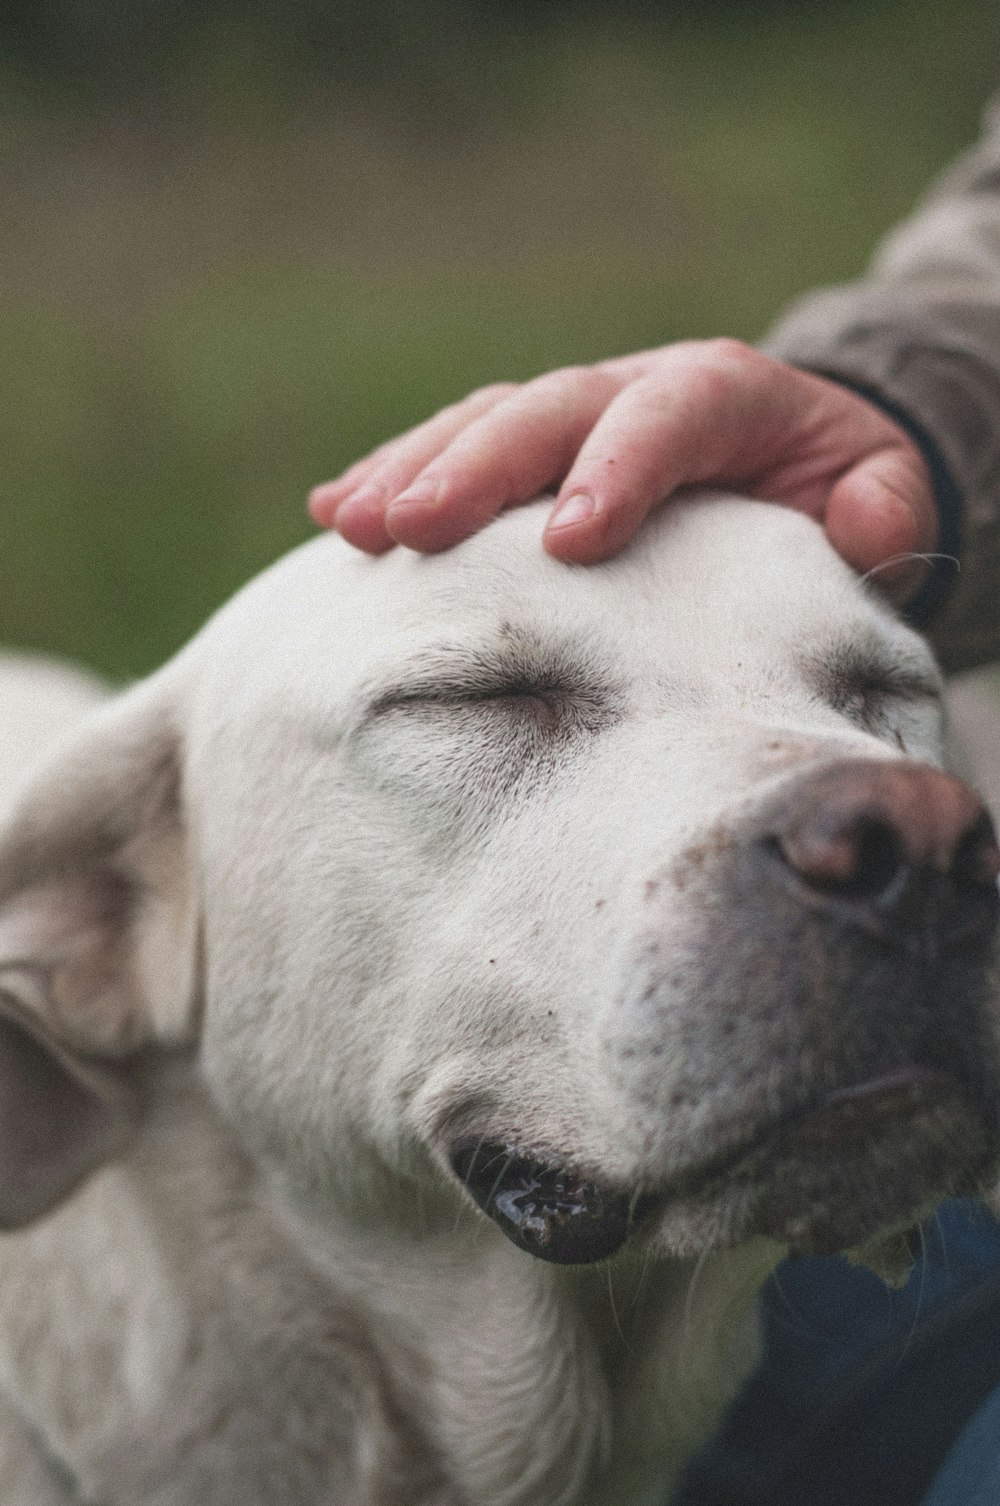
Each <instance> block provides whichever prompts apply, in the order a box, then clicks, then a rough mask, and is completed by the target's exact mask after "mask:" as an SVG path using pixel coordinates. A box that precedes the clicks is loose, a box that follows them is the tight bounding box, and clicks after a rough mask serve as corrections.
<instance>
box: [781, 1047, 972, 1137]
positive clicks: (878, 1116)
mask: <svg viewBox="0 0 1000 1506" xmlns="http://www.w3.org/2000/svg"><path fill="white" fill-rule="evenodd" d="M961 1092H962V1087H961V1084H960V1082H959V1081H958V1079H957V1078H956V1077H954V1076H953V1075H952V1074H951V1073H949V1072H945V1071H943V1070H941V1069H940V1068H937V1067H921V1066H916V1065H910V1066H905V1067H897V1068H896V1069H895V1070H893V1071H890V1072H884V1073H881V1074H880V1075H878V1076H876V1077H870V1078H866V1079H864V1080H863V1081H862V1082H858V1083H851V1084H849V1085H848V1086H845V1087H842V1088H834V1089H833V1090H832V1091H831V1092H829V1093H827V1094H825V1095H824V1097H823V1098H821V1099H820V1101H819V1103H818V1104H816V1105H815V1106H814V1107H811V1108H808V1109H805V1110H800V1111H799V1112H797V1113H793V1114H792V1115H791V1116H789V1118H787V1119H785V1120H784V1121H779V1123H778V1125H777V1126H776V1127H775V1128H776V1130H777V1133H778V1135H779V1136H780V1137H781V1138H782V1139H785V1140H786V1141H787V1142H794V1144H795V1145H796V1146H800V1147H802V1148H803V1149H806V1148H815V1149H817V1150H823V1149H827V1148H835V1147H836V1146H838V1145H843V1144H844V1143H845V1141H849V1140H852V1139H854V1138H856V1137H858V1136H865V1135H867V1134H869V1133H870V1132H871V1131H872V1130H874V1129H877V1128H878V1126H879V1125H880V1124H882V1123H883V1122H885V1121H887V1120H898V1119H901V1118H905V1117H907V1116H909V1115H910V1114H914V1113H919V1112H920V1111H922V1110H925V1109H931V1108H934V1107H935V1106H936V1105H938V1104H940V1103H944V1102H945V1101H947V1100H953V1099H954V1098H955V1096H956V1094H961Z"/></svg>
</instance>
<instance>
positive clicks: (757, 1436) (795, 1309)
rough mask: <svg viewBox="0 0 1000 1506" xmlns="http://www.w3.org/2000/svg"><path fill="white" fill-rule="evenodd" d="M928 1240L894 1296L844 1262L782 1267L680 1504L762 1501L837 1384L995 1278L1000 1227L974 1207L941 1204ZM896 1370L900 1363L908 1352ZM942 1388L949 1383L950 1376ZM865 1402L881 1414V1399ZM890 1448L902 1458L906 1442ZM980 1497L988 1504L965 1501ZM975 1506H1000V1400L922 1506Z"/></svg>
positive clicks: (999, 1266) (961, 1444) (960, 1445)
mask: <svg viewBox="0 0 1000 1506" xmlns="http://www.w3.org/2000/svg"><path fill="white" fill-rule="evenodd" d="M925 1240H926V1244H925V1249H924V1252H923V1255H922V1257H921V1259H920V1260H919V1261H918V1262H917V1264H916V1266H915V1267H914V1270H913V1273H912V1274H911V1276H910V1279H909V1280H908V1282H907V1284H906V1286H905V1287H904V1288H903V1289H902V1290H901V1291H889V1290H888V1289H887V1288H886V1287H885V1286H884V1284H883V1283H882V1282H881V1281H880V1280H879V1279H878V1278H877V1277H876V1276H874V1275H872V1273H871V1272H870V1271H867V1270H864V1269H862V1268H859V1267H857V1266H852V1265H850V1264H849V1263H848V1262H847V1261H846V1260H845V1259H843V1258H842V1257H832V1258H829V1259H819V1258H806V1259H801V1260H794V1261H786V1262H785V1263H784V1264H782V1265H781V1266H780V1267H779V1268H778V1270H777V1272H776V1273H775V1275H774V1276H773V1277H772V1279H771V1280H770V1281H769V1282H768V1284H767V1287H766V1288H765V1291H764V1293H763V1304H762V1319H763V1339H764V1358H763V1362H762V1364H761V1366H760V1368H759V1369H758V1371H757V1373H756V1374H755V1376H754V1377H753V1378H752V1379H751V1381H750V1383H749V1384H748V1386H747V1387H746V1388H745V1389H744V1391H743V1393H742V1395H741V1396H740V1397H739V1398H738V1400H737V1402H736V1403H735V1405H734V1406H733V1407H732V1408H731V1410H730V1413H729V1415H728V1417H727V1419H726V1421H725V1423H724V1425H723V1427H722V1429H721V1430H720V1432H719V1434H718V1435H717V1437H716V1439H715V1440H714V1441H713V1443H712V1445H711V1446H710V1447H709V1448H708V1449H707V1450H705V1451H704V1452H703V1453H702V1454H701V1455H700V1456H699V1457H698V1459H696V1460H695V1461H694V1463H693V1465H692V1467H691V1470H690V1471H689V1473H688V1477H687V1479H686V1480H685V1482H684V1485H683V1487H682V1489H681V1492H680V1497H679V1503H680V1506H698V1503H699V1501H702V1500H711V1501H716V1500H726V1501H731V1502H732V1503H734V1506H735V1503H737V1502H739V1501H741V1500H743V1499H746V1500H753V1499H757V1498H759V1495H757V1494H755V1493H758V1492H763V1493H764V1494H766V1482H767V1481H768V1479H769V1474H770V1471H771V1470H772V1469H773V1467H774V1461H775V1459H776V1458H777V1457H779V1456H780V1455H781V1453H782V1450H783V1448H784V1446H785V1445H786V1443H787V1442H788V1440H789V1439H790V1438H791V1437H793V1436H794V1435H795V1434H796V1433H797V1432H798V1431H799V1430H800V1429H802V1428H804V1427H805V1426H807V1425H808V1423H809V1421H810V1419H811V1418H813V1417H814V1416H815V1415H816V1413H817V1412H818V1411H819V1410H820V1408H821V1406H822V1405H823V1403H824V1401H825V1400H826V1399H827V1397H828V1396H829V1394H830V1387H831V1384H832V1383H833V1382H837V1381H839V1380H840V1379H842V1378H844V1377H847V1376H849V1375H850V1374H851V1373H852V1372H853V1371H855V1370H857V1369H858V1367H859V1366H861V1365H862V1364H863V1363H864V1361H865V1360H866V1359H867V1358H868V1357H869V1356H871V1355H872V1354H874V1353H875V1351H876V1350H878V1349H880V1348H881V1347H882V1346H883V1345H884V1344H885V1343H886V1341H887V1340H889V1339H892V1338H897V1337H898V1336H900V1335H904V1336H905V1335H908V1334H910V1333H912V1334H913V1335H914V1336H916V1335H917V1334H918V1332H919V1331H920V1328H921V1325H923V1324H924V1323H925V1322H926V1321H927V1320H928V1319H929V1318H930V1317H931V1316H932V1315H933V1314H935V1313H938V1312H941V1311H942V1309H944V1308H946V1307H947V1306H948V1304H949V1303H951V1302H954V1301H955V1300H956V1299H957V1298H958V1297H960V1296H961V1295H962V1294H963V1293H965V1292H968V1291H970V1290H971V1289H973V1288H976V1287H979V1286H982V1285H983V1284H984V1283H985V1282H987V1281H989V1280H990V1279H991V1278H995V1277H996V1275H997V1273H998V1271H1000V1223H998V1222H997V1220H996V1219H994V1218H992V1217H991V1216H990V1214H988V1213H987V1212H986V1210H985V1209H984V1208H983V1207H982V1206H981V1205H979V1204H977V1203H972V1202H952V1203H948V1204H945V1205H944V1207H943V1208H942V1209H941V1210H940V1212H939V1213H938V1215H937V1216H936V1218H935V1219H934V1220H933V1221H932V1222H931V1223H930V1224H928V1225H927V1226H926V1228H925ZM997 1342H998V1344H1000V1334H998V1336H997ZM900 1362H901V1363H902V1364H905V1345H904V1352H903V1358H902V1359H901V1361H900ZM941 1382H942V1385H947V1376H942V1377H941ZM872 1401H873V1408H875V1409H876V1410H877V1405H878V1398H877V1397H873V1399H872ZM928 1404H929V1405H931V1406H932V1405H933V1398H932V1397H931V1398H928ZM991 1409H992V1410H991ZM919 1425H920V1423H919V1418H915V1419H914V1426H915V1427H919ZM896 1446H899V1447H902V1448H905V1447H906V1441H905V1439H900V1440H898V1443H897V1445H896ZM977 1490H983V1491H985V1492H986V1494H985V1495H983V1496H982V1498H980V1496H979V1495H975V1494H972V1493H971V1492H973V1491H977ZM973 1502H974V1503H975V1506H987V1503H988V1506H1000V1393H998V1394H997V1395H995V1396H994V1397H993V1398H991V1401H990V1403H988V1404H987V1405H986V1406H985V1407H984V1408H983V1410H982V1413H981V1414H980V1415H978V1416H977V1418H976V1420H975V1423H974V1424H972V1425H970V1426H969V1427H968V1428H967V1429H966V1431H965V1432H964V1433H963V1434H962V1436H961V1438H960V1439H959V1440H958V1441H957V1442H956V1445H955V1448H954V1450H953V1453H952V1455H951V1456H950V1457H949V1459H948V1463H947V1468H946V1469H945V1470H944V1472H943V1473H942V1474H941V1475H940V1476H939V1478H938V1480H937V1481H936V1482H935V1486H934V1493H932V1494H931V1496H929V1497H928V1498H926V1500H925V1502H924V1503H923V1506H973ZM845 1506H846V1503H845Z"/></svg>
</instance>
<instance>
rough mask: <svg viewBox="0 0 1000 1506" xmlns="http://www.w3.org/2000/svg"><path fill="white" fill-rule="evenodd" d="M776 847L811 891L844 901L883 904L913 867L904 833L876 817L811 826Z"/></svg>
mask: <svg viewBox="0 0 1000 1506" xmlns="http://www.w3.org/2000/svg"><path fill="white" fill-rule="evenodd" d="M775 845H776V846H777V849H778V852H779V853H780V855H781V857H782V858H783V860H784V861H785V863H787V865H788V866H789V867H790V868H791V869H792V870H793V872H794V873H795V874H796V875H797V876H798V877H799V878H800V879H802V880H804V882H805V883H807V884H808V885H809V886H810V887H811V888H814V889H818V890H821V891H822V892H824V893H828V894H835V895H839V896H841V897H842V898H844V899H857V900H878V899H880V898H882V897H883V896H884V895H886V894H888V893H889V892H890V891H891V890H892V889H894V888H895V887H897V886H898V885H899V884H900V882H901V881H902V879H903V878H904V877H905V875H906V872H907V870H908V867H909V864H908V859H907V854H906V849H905V847H904V845H903V841H902V838H901V837H900V835H899V833H898V832H896V831H895V830H894V829H893V827H892V826H891V825H889V823H888V822H887V821H884V820H881V819H879V818H878V817H875V816H864V815H862V816H858V817H857V818H855V819H854V820H852V821H850V822H849V823H845V824H843V825H840V826H835V827H833V828H832V829H831V828H825V829H824V827H823V826H822V825H816V826H813V827H809V826H808V825H807V826H806V827H804V828H800V829H799V830H798V831H795V832H790V833H786V834H784V835H783V836H780V837H778V838H776V839H775Z"/></svg>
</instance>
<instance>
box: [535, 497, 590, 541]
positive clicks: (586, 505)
mask: <svg viewBox="0 0 1000 1506" xmlns="http://www.w3.org/2000/svg"><path fill="white" fill-rule="evenodd" d="M596 511H597V501H596V499H595V498H594V497H592V496H591V494H590V492H574V493H573V494H572V496H570V497H566V498H565V500H564V501H562V502H560V503H559V506H558V507H556V508H555V509H554V511H553V513H552V515H551V517H550V518H549V521H548V523H547V524H546V531H548V532H550V531H551V530H552V529H554V528H572V527H573V525H574V524H576V523H586V521H587V519H588V518H592V517H593V516H594V514H595V513H596Z"/></svg>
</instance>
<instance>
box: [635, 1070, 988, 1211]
mask: <svg viewBox="0 0 1000 1506" xmlns="http://www.w3.org/2000/svg"><path fill="white" fill-rule="evenodd" d="M968 1099H969V1089H968V1087H967V1086H966V1085H965V1084H963V1082H962V1081H961V1079H960V1078H959V1077H958V1076H957V1075H956V1074H954V1073H952V1072H948V1071H946V1070H944V1069H942V1068H938V1067H924V1066H919V1065H917V1064H916V1063H907V1064H905V1065H902V1066H899V1067H895V1068H891V1069H889V1070H887V1071H885V1072H882V1073H878V1074H876V1075H873V1076H872V1077H868V1078H863V1079H861V1080H860V1081H858V1082H854V1083H847V1084H844V1085H843V1086H841V1087H839V1088H832V1089H829V1090H828V1091H826V1092H825V1093H822V1094H819V1095H816V1096H814V1097H813V1098H812V1099H810V1101H809V1102H807V1103H805V1104H802V1105H799V1106H798V1107H796V1108H793V1109H790V1110H788V1111H786V1112H785V1113H782V1114H778V1115H776V1116H774V1117H773V1118H771V1119H768V1120H766V1121H764V1122H763V1123H761V1124H759V1125H758V1126H757V1128H756V1129H755V1130H754V1131H753V1132H752V1133H751V1134H749V1135H746V1136H744V1137H743V1138H742V1139H741V1140H740V1141H739V1142H738V1143H737V1144H735V1145H729V1146H728V1147H726V1148H725V1149H723V1150H720V1151H719V1152H717V1153H716V1154H715V1155H711V1156H708V1157H705V1158H704V1159H702V1160H699V1161H697V1162H695V1163H692V1164H691V1165H689V1166H688V1167H687V1168H685V1169H684V1170H682V1171H680V1172H679V1173H678V1174H676V1175H675V1176H673V1177H672V1178H671V1179H670V1181H669V1183H668V1184H665V1185H663V1186H661V1188H660V1189H659V1204H660V1206H661V1207H662V1206H665V1205H666V1204H668V1203H670V1202H674V1201H676V1200H678V1199H683V1198H687V1197H690V1196H692V1195H694V1196H696V1197H697V1196H698V1195H699V1194H700V1193H706V1192H710V1191H711V1190H712V1189H714V1188H716V1187H718V1185H719V1183H720V1182H723V1181H726V1180H728V1179H729V1178H730V1177H732V1176H733V1175H734V1174H739V1173H740V1172H741V1171H742V1170H743V1168H744V1167H745V1163H747V1162H748V1161H751V1160H752V1158H754V1157H756V1156H759V1155H761V1154H763V1155H765V1156H766V1155H767V1154H768V1153H769V1152H773V1153H774V1154H775V1155H776V1156H778V1157H780V1156H782V1155H784V1156H789V1155H791V1156H805V1157H809V1156H816V1155H817V1154H819V1155H822V1156H824V1157H828V1156H830V1155H832V1154H835V1153H836V1152H837V1150H839V1149H842V1150H845V1151H856V1150H857V1148H858V1146H859V1144H860V1145H862V1146H864V1145H865V1144H866V1143H868V1142H869V1141H870V1140H871V1137H872V1135H873V1134H874V1133H877V1132H878V1130H879V1129H880V1128H883V1127H885V1126H888V1125H891V1124H893V1123H897V1124H898V1123H900V1122H902V1121H905V1120H906V1119H908V1118H911V1117H913V1116H915V1115H917V1114H919V1113H926V1112H927V1111H929V1110H933V1109H934V1108H936V1107H939V1106H943V1105H945V1104H948V1103H951V1104H954V1103H955V1102H956V1101H957V1100H965V1101H968Z"/></svg>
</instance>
